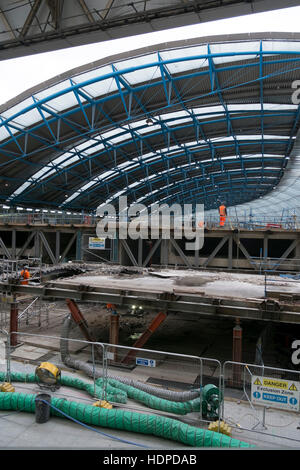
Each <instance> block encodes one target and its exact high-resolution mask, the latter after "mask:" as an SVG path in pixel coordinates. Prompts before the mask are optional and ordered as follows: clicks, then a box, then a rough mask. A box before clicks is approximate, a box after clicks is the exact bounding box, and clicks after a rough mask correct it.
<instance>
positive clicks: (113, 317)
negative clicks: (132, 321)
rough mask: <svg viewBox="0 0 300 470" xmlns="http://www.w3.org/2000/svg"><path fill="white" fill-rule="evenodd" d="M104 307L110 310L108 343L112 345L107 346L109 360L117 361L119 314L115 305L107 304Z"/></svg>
mask: <svg viewBox="0 0 300 470" xmlns="http://www.w3.org/2000/svg"><path fill="white" fill-rule="evenodd" d="M106 308H107V309H108V310H109V311H110V328H109V343H110V344H111V345H112V346H111V347H110V348H109V352H110V353H111V355H112V359H111V360H112V361H113V362H118V348H117V347H116V345H118V344H119V326H120V324H119V323H120V316H119V315H118V312H117V311H116V307H115V305H113V304H107V306H106Z"/></svg>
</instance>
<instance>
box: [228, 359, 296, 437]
mask: <svg viewBox="0 0 300 470" xmlns="http://www.w3.org/2000/svg"><path fill="white" fill-rule="evenodd" d="M299 389H300V371H294V370H288V369H279V368H275V367H269V366H264V365H261V366H259V365H256V364H246V363H238V362H231V361H226V362H225V363H224V364H223V393H224V397H225V400H224V401H223V410H222V416H223V418H224V420H225V421H226V422H228V423H229V424H230V425H231V426H232V428H233V429H238V430H240V431H243V430H244V431H249V432H256V433H259V434H264V436H265V438H266V439H268V436H272V438H278V439H281V440H282V439H285V440H287V441H295V443H297V442H300V435H299V431H298V430H297V425H298V423H299V410H300V408H299V398H300V392H299ZM232 396H233V397H234V405H233V402H232V400H227V399H226V398H228V397H232ZM275 410H277V413H276V412H274V411H275ZM278 442H280V441H278Z"/></svg>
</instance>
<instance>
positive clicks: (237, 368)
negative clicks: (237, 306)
mask: <svg viewBox="0 0 300 470" xmlns="http://www.w3.org/2000/svg"><path fill="white" fill-rule="evenodd" d="M242 333H243V330H242V328H241V326H240V319H239V318H236V319H235V327H234V328H233V343H232V361H233V362H242V336H243V335H242ZM241 375H242V366H241V365H239V364H233V367H232V386H233V387H240V385H241Z"/></svg>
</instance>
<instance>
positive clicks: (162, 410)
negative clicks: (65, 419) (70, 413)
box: [0, 332, 300, 443]
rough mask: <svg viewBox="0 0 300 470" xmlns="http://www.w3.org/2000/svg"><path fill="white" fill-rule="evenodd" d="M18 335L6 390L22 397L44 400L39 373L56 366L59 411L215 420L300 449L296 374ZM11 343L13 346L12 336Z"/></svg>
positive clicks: (4, 371)
mask: <svg viewBox="0 0 300 470" xmlns="http://www.w3.org/2000/svg"><path fill="white" fill-rule="evenodd" d="M16 335H17V337H18V344H19V346H18V347H16V348H13V349H11V350H9V354H7V355H6V361H5V365H4V366H3V365H2V366H1V365H0V382H1V381H5V380H7V379H8V378H9V380H7V381H10V382H11V383H12V385H13V386H15V388H16V392H18V393H21V394H22V393H25V394H37V393H40V392H41V389H43V384H42V383H41V382H39V379H38V378H37V375H36V373H35V370H36V367H37V366H38V365H40V364H41V363H50V364H54V365H55V366H56V367H58V368H59V369H60V370H61V378H60V380H59V384H60V385H59V388H57V389H55V387H54V389H53V390H52V393H51V394H52V396H53V398H54V399H55V402H56V403H57V404H59V403H64V401H66V400H67V401H68V402H69V403H72V402H76V403H77V404H78V406H79V405H80V404H82V406H87V407H88V408H89V407H91V405H92V404H94V405H95V402H96V401H99V402H101V405H99V406H100V407H104V408H105V407H106V406H109V405H112V406H113V408H114V409H116V410H120V416H121V414H122V413H124V412H127V413H131V414H132V416H133V417H135V418H136V416H137V414H143V413H146V414H147V415H149V413H151V415H152V416H160V417H165V416H167V417H170V419H171V420H172V419H179V420H180V421H184V422H186V423H190V424H191V425H194V426H195V427H197V426H199V425H201V423H206V424H208V423H210V422H211V421H215V420H218V422H219V426H220V422H221V421H222V420H223V421H225V422H226V423H228V424H229V425H230V426H231V427H232V430H233V432H234V433H240V432H247V433H258V434H261V433H263V434H264V436H265V437H266V438H267V437H268V436H272V437H273V438H274V437H275V438H278V439H285V440H286V441H287V442H289V441H290V442H292V441H294V442H295V443H298V442H300V436H299V433H298V430H297V425H296V423H297V421H298V416H299V397H300V392H299V390H300V372H298V371H293V370H287V369H278V368H274V367H268V366H264V365H261V366H259V365H257V364H246V363H239V362H232V361H226V362H225V363H224V364H223V365H222V364H221V363H220V362H219V361H218V360H215V359H211V358H201V357H198V356H191V355H184V354H176V353H171V352H165V351H157V350H151V349H140V348H134V347H129V346H119V345H114V344H107V343H93V342H89V341H83V340H81V339H75V338H73V337H71V335H69V336H68V337H55V336H45V335H34V334H29V333H20V332H19V333H16ZM5 338H6V339H5V341H6V342H7V344H9V343H8V341H9V336H8V335H7V333H6V335H5ZM78 372H79V373H78ZM60 400H63V401H60ZM4 401H5V400H4ZM219 404H221V406H219ZM76 406H77V405H76ZM74 407H75V405H74ZM63 409H65V408H63ZM274 409H277V411H279V413H274ZM89 410H90V408H89ZM121 411H122V413H121ZM89 413H90V411H88V415H89ZM136 413H137V414H136ZM135 418H134V419H135ZM120 419H121V418H120ZM153 419H154V418H153ZM248 436H249V434H248ZM243 437H244V436H243ZM243 440H245V439H243ZM246 440H247V438H246ZM248 440H249V437H248Z"/></svg>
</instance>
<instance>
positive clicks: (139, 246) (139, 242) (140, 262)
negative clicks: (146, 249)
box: [138, 238, 143, 266]
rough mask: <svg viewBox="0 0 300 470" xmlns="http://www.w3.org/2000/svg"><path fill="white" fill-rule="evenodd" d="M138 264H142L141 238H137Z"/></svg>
mask: <svg viewBox="0 0 300 470" xmlns="http://www.w3.org/2000/svg"><path fill="white" fill-rule="evenodd" d="M138 265H139V266H143V239H142V238H139V239H138Z"/></svg>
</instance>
